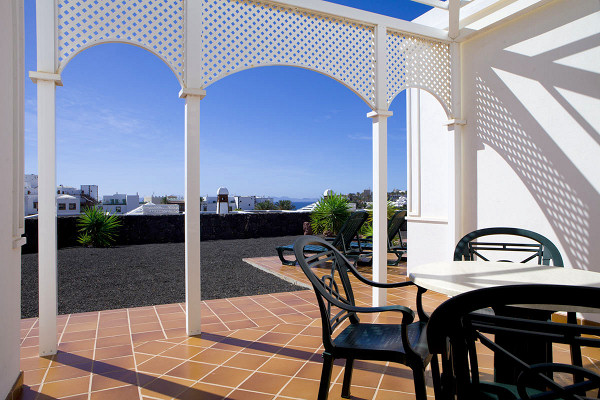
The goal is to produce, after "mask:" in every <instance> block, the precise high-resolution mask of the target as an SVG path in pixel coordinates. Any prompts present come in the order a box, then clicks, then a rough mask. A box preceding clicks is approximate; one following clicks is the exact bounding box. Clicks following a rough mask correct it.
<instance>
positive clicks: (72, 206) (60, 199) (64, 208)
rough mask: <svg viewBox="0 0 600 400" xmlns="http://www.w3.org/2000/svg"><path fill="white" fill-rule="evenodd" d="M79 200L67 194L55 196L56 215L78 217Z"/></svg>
mask: <svg viewBox="0 0 600 400" xmlns="http://www.w3.org/2000/svg"><path fill="white" fill-rule="evenodd" d="M80 204H81V203H80V199H79V198H77V197H75V196H71V195H69V194H61V195H59V196H56V213H57V215H78V214H79V213H80V211H81V209H80Z"/></svg>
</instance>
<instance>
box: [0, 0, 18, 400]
mask: <svg viewBox="0 0 600 400" xmlns="http://www.w3.org/2000/svg"><path fill="white" fill-rule="evenodd" d="M22 7H23V5H22V2H18V1H11V0H1V1H0V54H2V57H3V58H2V63H1V64H0V88H2V90H1V91H0V187H2V188H5V189H6V190H2V191H0V204H2V212H1V213H0V315H1V316H2V323H1V324H0V398H5V397H6V395H7V394H8V393H9V391H10V389H11V388H12V385H13V384H14V383H15V380H16V379H17V377H18V375H19V336H20V319H21V249H20V247H17V248H13V240H14V239H16V237H15V235H17V236H18V235H20V231H19V229H18V225H17V226H15V224H18V220H19V218H20V215H19V214H20V211H19V208H20V207H21V204H22V203H23V197H22V195H21V197H20V198H19V199H18V202H17V196H18V194H20V193H22V192H21V191H19V188H18V187H15V185H19V187H20V188H22V187H23V173H22V167H20V166H19V161H18V159H15V154H14V153H13V145H14V144H15V140H18V139H19V136H21V135H22V129H23V118H22V104H23V94H22V85H23V81H22V75H23V73H24V67H23V51H22V49H23V36H22V23H23V13H22ZM16 153H17V157H18V154H19V152H16ZM21 154H22V153H21ZM15 174H16V175H15ZM13 178H17V179H13ZM15 193H16V194H17V196H15Z"/></svg>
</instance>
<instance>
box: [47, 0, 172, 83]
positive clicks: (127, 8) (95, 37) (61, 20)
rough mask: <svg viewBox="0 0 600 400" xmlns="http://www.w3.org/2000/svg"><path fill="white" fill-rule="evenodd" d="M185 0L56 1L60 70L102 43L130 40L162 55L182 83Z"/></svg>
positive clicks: (129, 41) (160, 56)
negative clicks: (85, 51) (83, 52)
mask: <svg viewBox="0 0 600 400" xmlns="http://www.w3.org/2000/svg"><path fill="white" fill-rule="evenodd" d="M183 1H184V0H57V1H56V4H57V16H58V20H57V30H58V43H57V46H58V65H59V68H58V71H59V72H60V71H62V70H63V69H64V67H65V66H66V65H67V63H68V62H69V60H70V59H71V58H73V56H75V55H76V54H77V53H79V52H81V51H82V50H84V49H86V48H88V47H91V46H94V45H96V44H99V43H110V42H118V43H131V44H134V45H137V46H140V47H143V48H145V49H147V50H149V51H150V52H152V53H154V54H156V55H157V56H158V57H159V58H161V59H162V60H163V61H164V62H165V63H166V64H167V65H168V66H169V67H170V68H171V70H172V71H173V72H174V73H175V75H176V76H177V79H178V80H179V82H180V83H183V69H184V37H183V36H184V26H183V24H184V22H183V21H184V7H183Z"/></svg>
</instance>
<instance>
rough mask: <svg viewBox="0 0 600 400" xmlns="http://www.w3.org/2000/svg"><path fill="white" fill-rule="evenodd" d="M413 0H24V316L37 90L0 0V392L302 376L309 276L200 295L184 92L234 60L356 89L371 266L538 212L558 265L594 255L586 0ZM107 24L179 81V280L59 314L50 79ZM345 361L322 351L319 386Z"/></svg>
mask: <svg viewBox="0 0 600 400" xmlns="http://www.w3.org/2000/svg"><path fill="white" fill-rule="evenodd" d="M418 1H419V2H421V3H425V4H428V5H429V6H431V7H433V9H432V10H431V11H430V12H427V13H426V14H424V15H422V16H421V17H418V18H416V19H415V20H414V21H404V20H399V19H396V18H392V17H389V16H384V15H378V14H374V13H370V12H365V11H360V10H356V9H353V8H351V7H346V6H341V5H339V4H333V3H331V2H327V1H320V0H278V1H272V0H264V1H263V0H203V1H186V0H165V1H155V0H142V1H140V2H136V6H135V7H138V6H139V7H140V8H139V9H136V8H135V7H134V6H132V5H130V4H129V2H126V1H122V0H106V1H96V0H81V1H73V0H55V1H39V0H38V1H37V12H36V24H37V32H36V34H37V52H36V55H37V60H36V61H37V66H36V67H34V68H33V70H32V71H29V78H30V79H31V80H32V81H33V82H35V84H36V85H37V100H38V101H37V108H36V110H35V113H37V130H38V141H37V149H38V169H39V261H40V262H39V265H40V275H39V284H40V285H39V300H40V301H39V304H40V310H39V316H40V317H39V319H28V320H24V321H20V313H19V311H20V299H19V297H20V296H19V294H20V293H19V290H18V288H19V282H20V280H19V279H20V278H19V276H20V274H19V272H20V269H19V262H20V248H21V246H22V245H23V244H24V243H25V238H24V237H23V236H22V235H23V233H24V222H23V220H24V219H23V184H22V182H23V174H24V160H23V158H24V150H23V149H24V147H25V139H24V131H25V127H24V114H25V113H29V112H31V110H32V108H33V105H32V104H27V107H26V104H25V101H24V79H25V74H23V71H24V70H25V64H24V52H25V50H24V34H23V4H22V2H14V1H10V0H2V1H0V7H1V9H0V21H1V22H2V23H1V24H0V26H1V27H2V30H3V35H0V36H1V38H0V45H1V46H2V47H0V51H1V53H2V54H3V56H4V58H5V62H4V63H3V69H2V71H0V86H1V87H2V88H3V89H4V90H3V91H2V95H1V96H2V97H1V101H0V113H1V114H0V124H1V126H2V130H1V134H2V136H1V144H2V145H1V146H0V155H1V157H0V171H1V172H0V179H1V180H0V184H1V185H2V187H3V188H4V189H5V190H3V191H0V196H1V197H0V202H1V204H2V205H3V211H2V213H0V256H1V257H0V259H1V260H2V263H3V265H2V267H3V268H2V270H1V272H0V278H1V279H0V284H1V285H2V287H1V288H0V289H1V290H0V298H1V302H0V304H2V306H1V309H2V316H3V323H2V324H1V325H0V366H1V367H2V371H6V373H3V374H0V389H1V390H0V393H2V395H5V394H6V396H8V398H10V397H11V396H12V395H13V394H18V393H20V391H21V389H22V388H21V383H22V381H21V377H24V382H25V386H24V387H23V388H24V389H25V391H24V392H23V397H25V398H31V397H35V398H38V399H51V398H69V397H70V398H72V399H76V398H88V399H89V398H98V397H100V398H101V397H102V396H105V397H107V398H128V397H129V396H130V395H131V396H132V397H134V398H135V397H136V396H138V397H140V396H145V397H147V398H163V397H168V398H173V397H176V396H182V397H184V396H191V397H210V396H211V395H210V393H213V394H214V396H213V397H216V398H224V397H229V398H235V397H236V396H241V397H244V398H246V397H247V398H251V397H252V396H253V397H256V398H263V397H265V398H273V397H279V398H314V397H315V396H314V392H311V390H315V391H316V390H317V388H318V383H319V378H318V370H319V369H320V365H319V362H320V359H319V348H320V346H321V343H320V340H321V339H320V338H319V335H318V334H317V333H318V330H319V322H318V315H317V308H316V304H315V302H314V299H313V296H314V294H313V293H311V292H310V291H305V292H293V293H285V294H277V295H275V294H272V295H262V296H257V297H250V298H235V299H225V300H210V301H202V300H201V295H200V287H201V285H200V270H201V265H200V218H199V215H200V160H199V156H200V104H201V101H202V99H204V98H205V97H206V96H210V95H211V90H213V88H214V86H211V85H212V84H213V83H215V82H217V81H218V80H220V79H222V78H225V77H227V76H229V75H231V74H234V73H237V72H240V71H242V70H246V69H249V68H255V67H260V66H294V67H299V68H305V69H309V70H312V71H316V72H318V73H321V74H323V75H325V76H328V77H330V78H331V79H333V80H335V81H336V82H339V83H341V84H343V85H345V86H346V87H347V88H348V89H349V90H350V91H351V92H352V93H353V94H355V95H357V96H358V98H360V99H361V100H362V101H363V102H364V103H365V111H367V112H368V114H367V117H368V118H370V119H371V122H372V123H371V124H370V125H372V127H371V128H372V151H373V153H372V154H373V159H372V160H373V168H372V172H373V182H372V183H373V185H372V189H373V200H374V201H373V203H374V204H373V212H374V218H373V220H374V232H373V233H374V235H373V240H374V242H373V268H372V274H371V275H369V276H370V277H372V279H373V280H376V281H381V282H389V281H394V280H395V279H398V280H403V279H406V276H407V275H408V276H410V274H411V273H414V272H415V271H418V268H419V267H420V266H422V265H423V264H428V263H432V262H446V261H448V260H451V259H452V254H453V251H454V247H455V246H456V244H457V242H458V240H459V239H460V238H461V237H463V235H465V234H466V233H467V232H471V231H474V230H476V229H481V228H489V227H498V226H510V227H516V228H522V229H529V230H533V231H536V232H542V233H543V234H544V235H547V236H548V238H549V239H550V240H551V241H552V242H553V243H555V244H556V247H557V248H558V250H559V251H560V253H561V254H562V256H563V259H564V260H563V261H564V265H563V267H564V268H565V269H569V268H570V269H576V270H581V271H589V272H591V273H594V272H596V273H597V272H600V269H599V268H600V267H599V264H598V260H600V246H598V245H597V238H598V237H600V209H599V205H600V194H599V193H600V175H599V174H598V168H597V160H598V159H599V158H600V144H599V140H598V132H599V131H600V121H599V120H598V118H597V112H596V110H597V109H598V105H599V104H600V103H599V99H600V86H599V82H600V80H599V79H598V75H599V74H600V70H598V65H597V59H598V37H599V36H598V35H599V33H600V31H599V28H598V27H600V23H599V22H600V8H599V4H598V2H597V1H596V0H515V1H513V0H473V1H468V0H463V1H459V0H449V1H438V0H418ZM107 5H108V6H107ZM197 21H201V22H197ZM222 21H228V22H227V23H225V22H222ZM290 31H291V32H300V33H298V34H294V35H289V34H288V33H287V32H290ZM232 40H233V41H234V43H232V42H231V41H232ZM114 42H118V43H128V44H133V45H136V46H139V47H141V48H144V49H146V50H148V51H149V52H150V53H152V54H154V55H155V56H156V57H157V58H159V59H161V60H162V61H164V62H165V63H166V65H167V66H168V67H169V68H170V69H171V71H172V72H173V77H174V78H175V79H176V80H177V83H178V84H180V86H181V91H180V93H179V96H180V97H181V98H182V99H183V100H182V102H185V121H184V124H185V130H184V132H182V135H184V136H185V175H184V176H183V177H182V180H183V181H184V182H185V201H186V209H187V212H186V215H185V255H184V257H185V279H186V285H185V296H186V301H185V303H181V304H170V305H161V306H154V307H146V308H140V309H126V310H105V311H99V312H93V313H89V314H88V313H86V314H81V315H80V314H71V315H66V316H65V315H60V316H59V315H57V286H56V275H57V265H56V261H57V257H56V253H57V240H58V239H57V236H56V207H55V200H56V199H55V188H56V183H57V182H56V178H57V168H56V166H57V159H56V154H57V153H56V145H57V137H56V127H57V124H56V105H57V103H56V90H57V87H60V86H63V76H64V77H65V79H64V83H65V86H66V87H67V88H68V83H69V82H68V79H66V77H67V76H68V70H69V68H71V67H74V65H69V68H66V67H67V65H68V64H69V63H70V61H71V60H72V59H74V58H75V57H77V56H78V55H79V54H80V53H81V52H82V51H86V49H87V48H89V47H92V46H95V45H101V44H103V43H114ZM238 46H239V47H238ZM228 48H240V49H242V50H239V51H233V50H232V51H229V50H224V49H228ZM290 49H300V50H297V51H296V50H290ZM340 49H341V50H340ZM67 88H65V89H64V90H66V89H67ZM61 90H63V89H61ZM401 92H406V116H407V119H406V149H405V150H406V152H405V153H404V154H402V155H401V156H402V157H404V156H406V159H407V186H408V187H407V189H408V196H409V197H408V210H407V211H408V218H407V221H408V232H409V235H410V238H411V242H410V249H409V258H408V261H407V264H404V265H401V266H400V267H399V268H398V270H397V271H396V270H394V269H393V268H391V269H389V268H388V266H387V265H386V264H387V263H386V261H387V260H386V234H385V233H386V232H385V230H386V229H385V228H386V219H385V215H386V196H385V194H386V193H387V178H388V173H389V171H388V165H387V159H388V156H392V157H394V156H397V154H395V153H393V152H391V151H390V152H388V131H387V120H388V118H390V117H392V116H393V112H392V111H391V110H390V107H391V105H392V103H393V102H394V99H395V98H396V97H397V96H398V94H399V93H401ZM174 95H175V94H174ZM315 95H316V96H318V95H319V93H318V90H316V91H315ZM182 106H183V104H182ZM182 108H183V107H182ZM332 170H334V169H332ZM332 179H335V176H333V177H332ZM271 261H273V262H274V263H272V262H271ZM271 261H269V260H268V259H261V260H252V262H253V263H255V264H257V265H261V266H262V269H263V270H271V271H272V272H273V273H278V274H283V275H284V276H286V277H287V279H289V280H292V281H297V282H301V281H302V279H303V278H302V276H301V275H300V274H299V273H298V270H297V269H295V268H289V269H288V268H287V267H282V266H280V265H277V264H276V263H277V261H276V260H271ZM403 268H404V269H403ZM423 296H424V306H425V309H426V311H427V310H429V311H431V310H432V309H435V308H436V307H437V306H438V305H439V304H440V303H441V302H442V300H444V299H445V297H444V296H442V295H436V294H433V293H432V291H427V292H425V293H424V295H423ZM457 297H458V296H457ZM414 299H415V290H414V289H413V288H404V289H393V290H381V289H377V290H374V291H371V290H369V291H366V292H362V293H359V294H358V295H357V301H358V302H359V303H360V304H365V305H372V306H383V305H386V304H393V303H394V302H396V301H398V303H400V304H403V305H406V306H409V307H416V304H414V303H413V302H414ZM579 317H581V315H580V316H579ZM590 317H592V316H590ZM373 318H374V319H375V320H376V321H377V320H381V321H383V320H385V321H388V318H391V317H387V316H386V317H385V319H384V317H383V316H381V315H374V316H373ZM595 320H596V322H597V316H596V317H595ZM595 320H594V319H591V321H592V322H594V321H595ZM19 328H20V329H19ZM19 333H20V337H19ZM57 333H58V335H57ZM480 350H481V351H482V352H483V353H482V354H483V356H484V357H483V358H482V359H481V360H480V366H481V367H482V369H483V371H484V372H486V371H489V372H490V373H491V368H492V364H491V358H492V357H491V355H490V356H489V357H485V356H486V354H485V350H483V349H480ZM553 353H554V354H553V356H554V359H556V360H562V359H565V361H568V360H567V358H568V357H569V351H568V348H566V347H564V346H555V347H554V348H553ZM19 362H20V368H19ZM583 362H584V363H585V364H584V366H585V367H589V368H590V369H592V370H595V371H597V370H598V353H597V352H593V351H590V350H588V349H586V348H584V349H583ZM20 370H22V371H24V373H23V374H20ZM428 376H429V375H428ZM341 379H342V374H341V368H340V365H336V367H334V370H333V377H332V380H331V382H332V386H331V393H332V397H333V396H337V393H338V391H339V390H340V386H341V385H340V383H341V382H340V380H341ZM427 383H428V385H427V393H428V395H429V396H432V395H433V393H432V391H431V380H430V379H428V381H427ZM413 387H414V386H413V382H412V379H411V376H410V370H409V369H408V368H405V367H402V366H398V365H393V366H391V365H388V364H387V363H384V364H382V363H377V362H375V363H373V362H357V363H356V372H355V377H354V381H353V393H354V395H355V396H357V397H361V398H385V397H386V396H390V397H394V398H402V397H403V396H404V397H407V398H413V397H414V395H413V392H411V390H414V389H413Z"/></svg>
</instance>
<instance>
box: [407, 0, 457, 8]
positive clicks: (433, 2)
mask: <svg viewBox="0 0 600 400" xmlns="http://www.w3.org/2000/svg"><path fill="white" fill-rule="evenodd" d="M411 1H413V2H415V3H421V4H425V5H426V6H430V7H435V8H441V9H444V10H447V9H448V3H447V2H445V1H442V0H411Z"/></svg>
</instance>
